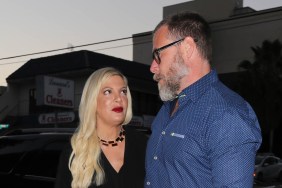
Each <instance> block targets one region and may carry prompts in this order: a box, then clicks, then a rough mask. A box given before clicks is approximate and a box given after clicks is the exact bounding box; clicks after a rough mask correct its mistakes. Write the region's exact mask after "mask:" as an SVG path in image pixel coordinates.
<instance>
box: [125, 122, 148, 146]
mask: <svg viewBox="0 0 282 188" xmlns="http://www.w3.org/2000/svg"><path fill="white" fill-rule="evenodd" d="M123 128H124V130H125V134H126V137H128V138H132V139H134V140H137V139H138V140H141V141H144V142H147V140H148V138H149V135H150V130H149V129H145V128H143V127H137V126H131V125H126V126H124V127H123Z"/></svg>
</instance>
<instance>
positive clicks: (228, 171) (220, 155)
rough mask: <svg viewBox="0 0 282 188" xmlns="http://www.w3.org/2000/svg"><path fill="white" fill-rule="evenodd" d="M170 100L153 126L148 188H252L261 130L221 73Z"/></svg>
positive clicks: (250, 111)
mask: <svg viewBox="0 0 282 188" xmlns="http://www.w3.org/2000/svg"><path fill="white" fill-rule="evenodd" d="M178 102H179V107H178V110H177V111H176V112H175V113H174V115H173V116H172V117H170V113H171V111H172V108H173V106H174V103H175V102H174V101H169V102H165V103H164V105H163V106H162V108H161V110H160V111H159V113H158V115H157V116H156V118H155V120H154V122H153V125H152V135H151V137H150V139H149V142H148V146H147V154H146V180H145V187H148V188H150V187H152V188H157V187H158V188H190V187H191V188H198V187H199V188H209V187H212V188H215V187H226V188H227V187H237V188H252V187H253V172H254V166H255V164H254V163H255V155H256V151H257V149H258V148H259V147H260V144H261V141H262V139H261V132H260V127H259V123H258V120H257V117H256V115H255V113H254V111H253V110H252V108H251V106H250V105H249V104H248V103H247V102H246V101H245V100H244V99H243V98H242V97H240V96H239V95H238V94H236V93H235V92H233V91H231V90H230V89H228V88H227V87H226V86H224V85H223V84H222V82H220V81H219V79H218V77H217V73H216V71H214V70H213V71H211V72H210V73H209V74H207V75H206V76H204V77H203V78H201V79H200V80H198V81H197V82H196V83H194V84H192V85H190V86H189V87H187V88H186V89H184V90H183V91H182V92H181V93H180V95H179V99H178Z"/></svg>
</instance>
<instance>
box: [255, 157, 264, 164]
mask: <svg viewBox="0 0 282 188" xmlns="http://www.w3.org/2000/svg"><path fill="white" fill-rule="evenodd" d="M262 160H263V157H256V162H255V165H258V164H260V163H261V161H262Z"/></svg>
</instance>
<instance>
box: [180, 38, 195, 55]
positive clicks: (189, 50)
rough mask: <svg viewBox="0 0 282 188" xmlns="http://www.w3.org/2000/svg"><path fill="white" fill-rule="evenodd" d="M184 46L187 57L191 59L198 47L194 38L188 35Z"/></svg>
mask: <svg viewBox="0 0 282 188" xmlns="http://www.w3.org/2000/svg"><path fill="white" fill-rule="evenodd" d="M183 47H184V54H185V58H188V59H190V58H191V56H192V55H193V53H194V51H195V49H196V44H195V42H194V40H193V38H191V37H186V38H185V39H184V41H183Z"/></svg>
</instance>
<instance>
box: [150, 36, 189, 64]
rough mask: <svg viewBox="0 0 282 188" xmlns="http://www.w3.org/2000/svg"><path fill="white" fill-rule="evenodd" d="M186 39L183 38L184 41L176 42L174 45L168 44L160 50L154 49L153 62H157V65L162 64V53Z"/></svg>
mask: <svg viewBox="0 0 282 188" xmlns="http://www.w3.org/2000/svg"><path fill="white" fill-rule="evenodd" d="M184 39H185V38H182V39H179V40H177V41H174V42H172V43H169V44H167V45H165V46H162V47H160V48H157V49H154V51H153V52H152V58H153V60H155V61H156V63H157V64H160V63H161V58H160V53H161V51H163V50H165V49H167V48H169V47H171V46H173V45H175V44H178V43H179V42H182V41H183V40H184Z"/></svg>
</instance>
